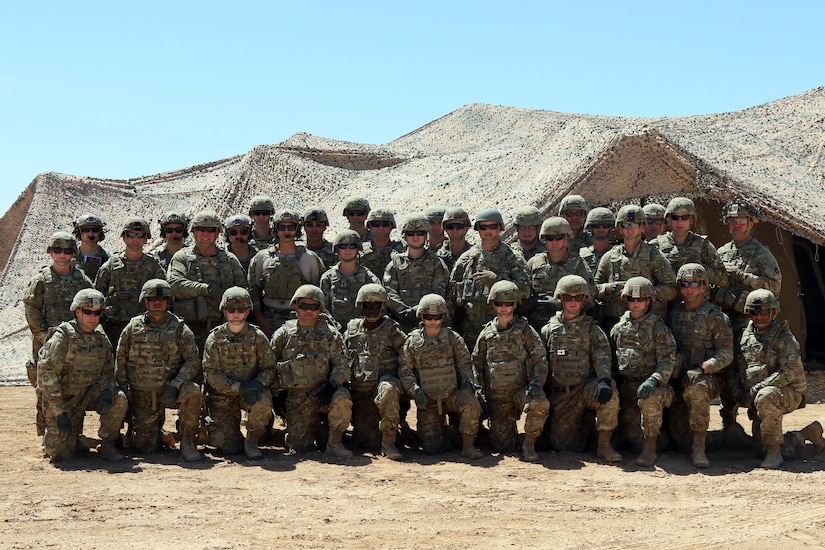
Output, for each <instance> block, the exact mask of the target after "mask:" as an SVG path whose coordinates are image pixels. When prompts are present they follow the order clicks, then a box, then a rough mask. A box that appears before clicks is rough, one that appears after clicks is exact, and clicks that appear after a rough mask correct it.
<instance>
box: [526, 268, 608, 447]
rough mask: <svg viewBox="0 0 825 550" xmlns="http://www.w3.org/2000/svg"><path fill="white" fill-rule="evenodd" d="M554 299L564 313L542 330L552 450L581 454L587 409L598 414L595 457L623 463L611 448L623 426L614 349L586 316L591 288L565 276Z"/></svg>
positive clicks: (548, 427) (579, 279)
mask: <svg viewBox="0 0 825 550" xmlns="http://www.w3.org/2000/svg"><path fill="white" fill-rule="evenodd" d="M554 297H555V298H556V299H557V300H559V301H560V303H561V305H562V309H561V310H560V311H559V312H558V313H556V315H555V316H553V317H552V318H551V319H550V321H549V322H548V323H547V324H546V325H544V327H542V329H541V339H542V342H544V347H545V348H546V349H547V360H548V362H549V364H550V377H549V378H548V380H547V385H546V386H545V392H546V393H547V397H548V398H549V399H550V407H551V409H550V420H549V422H548V423H547V424H546V425H545V427H544V430H545V432H549V433H548V435H549V437H550V442H551V444H552V445H553V448H555V449H557V450H559V451H574V452H580V451H582V450H583V449H584V446H585V443H586V439H587V438H586V433H585V429H584V428H583V426H582V417H583V415H584V411H585V409H592V410H595V411H596V431H597V432H598V434H599V440H598V447H597V448H596V456H598V457H600V458H604V459H605V460H607V461H608V462H619V461H621V460H622V455H620V454H619V453H618V452H616V450H615V449H614V448H613V446H612V445H611V444H610V438H611V437H612V436H613V431H614V430H615V429H616V426H618V423H619V394H618V392H616V391H615V390H616V383H615V382H614V381H613V378H612V375H611V361H610V343H609V342H608V340H607V336H605V334H604V332H603V331H602V329H601V328H599V326H598V325H597V324H596V323H595V322H594V321H593V318H592V317H590V316H589V315H586V314H584V307H585V302H586V301H587V300H590V299H592V296H591V286H590V285H589V284H588V283H587V281H586V280H585V279H584V278H582V277H580V276H578V275H565V276H564V277H562V278H561V279H560V280H559V283H558V284H557V285H556V292H555V294H554Z"/></svg>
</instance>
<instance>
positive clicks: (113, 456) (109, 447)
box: [97, 439, 124, 462]
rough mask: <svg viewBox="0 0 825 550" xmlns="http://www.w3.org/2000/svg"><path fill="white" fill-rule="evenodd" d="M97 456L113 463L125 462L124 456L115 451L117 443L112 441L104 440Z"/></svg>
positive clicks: (98, 448)
mask: <svg viewBox="0 0 825 550" xmlns="http://www.w3.org/2000/svg"><path fill="white" fill-rule="evenodd" d="M97 454H99V455H100V456H102V457H103V458H105V459H106V460H109V461H111V462H116V461H118V460H123V458H124V456H123V455H122V454H120V452H119V451H118V450H117V449H115V442H114V441H112V440H111V439H104V440H103V441H102V442H101V443H100V445H98V446H97Z"/></svg>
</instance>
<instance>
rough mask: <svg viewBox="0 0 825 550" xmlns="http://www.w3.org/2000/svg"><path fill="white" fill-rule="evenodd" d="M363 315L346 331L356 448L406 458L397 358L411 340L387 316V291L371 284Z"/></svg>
mask: <svg viewBox="0 0 825 550" xmlns="http://www.w3.org/2000/svg"><path fill="white" fill-rule="evenodd" d="M355 304H356V306H357V307H359V308H361V310H362V311H363V315H364V316H363V317H358V318H356V319H352V320H351V321H349V323H348V324H347V328H346V332H345V333H344V343H345V344H346V347H347V351H348V353H349V367H350V374H351V376H352V383H351V384H350V387H351V389H352V428H353V437H354V439H355V443H356V444H357V445H363V446H367V447H372V448H375V447H378V446H379V444H380V446H381V454H383V455H384V456H386V457H387V458H389V459H391V460H401V458H402V456H401V453H400V452H398V449H397V448H396V446H395V437H396V434H397V433H398V426H399V425H400V423H401V413H400V409H399V406H400V403H399V398H400V395H401V393H402V389H401V382H400V381H399V380H398V356H399V354H400V353H401V349H402V348H403V347H404V340H405V338H406V336H405V335H404V331H402V330H401V327H399V326H398V323H396V322H395V321H393V320H392V319H390V318H389V317H388V316H387V315H384V308H385V307H386V306H387V291H386V290H384V287H382V286H381V285H380V284H375V283H369V284H366V285H364V286H362V287H361V288H360V289H359V290H358V296H357V298H356V302H355Z"/></svg>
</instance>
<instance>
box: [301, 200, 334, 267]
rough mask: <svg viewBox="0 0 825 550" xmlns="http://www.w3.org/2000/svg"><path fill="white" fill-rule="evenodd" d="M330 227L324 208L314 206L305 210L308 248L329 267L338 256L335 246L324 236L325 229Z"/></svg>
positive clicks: (305, 230)
mask: <svg viewBox="0 0 825 550" xmlns="http://www.w3.org/2000/svg"><path fill="white" fill-rule="evenodd" d="M328 227H329V217H327V212H326V210H324V209H323V208H318V207H312V208H308V209H307V210H306V212H304V232H305V233H306V234H307V235H306V236H307V249H308V250H311V251H313V252H315V253H316V254H317V255H318V257H319V258H321V260H322V261H323V262H324V267H326V268H327V269H329V268H330V267H332V266H333V265H335V262H337V261H338V257H337V256H336V255H335V247H334V246H333V244H332V243H331V242H329V241H328V240H326V239H325V238H324V231H326V229H327V228H328Z"/></svg>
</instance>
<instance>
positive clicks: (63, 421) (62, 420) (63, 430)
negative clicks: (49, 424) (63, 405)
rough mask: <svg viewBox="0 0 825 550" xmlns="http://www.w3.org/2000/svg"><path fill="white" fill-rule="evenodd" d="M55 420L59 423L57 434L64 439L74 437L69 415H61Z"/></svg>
mask: <svg viewBox="0 0 825 550" xmlns="http://www.w3.org/2000/svg"><path fill="white" fill-rule="evenodd" d="M55 420H56V421H57V433H59V434H60V435H62V436H63V437H69V436H70V435H72V419H71V418H69V415H68V414H66V413H62V414H59V415H57V417H56V418H55Z"/></svg>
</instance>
